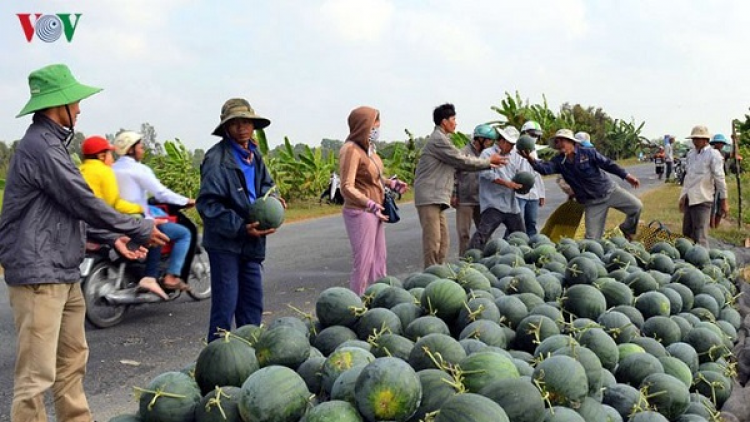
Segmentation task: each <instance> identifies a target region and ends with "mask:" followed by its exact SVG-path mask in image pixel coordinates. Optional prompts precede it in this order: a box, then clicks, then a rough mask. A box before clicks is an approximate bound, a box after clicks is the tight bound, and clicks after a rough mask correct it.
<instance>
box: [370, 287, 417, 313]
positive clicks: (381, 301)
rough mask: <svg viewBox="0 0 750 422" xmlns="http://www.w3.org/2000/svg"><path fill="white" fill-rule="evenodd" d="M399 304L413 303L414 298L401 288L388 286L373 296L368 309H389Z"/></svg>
mask: <svg viewBox="0 0 750 422" xmlns="http://www.w3.org/2000/svg"><path fill="white" fill-rule="evenodd" d="M400 303H415V301H414V296H412V294H411V293H409V291H407V290H404V289H403V288H401V287H394V286H388V287H387V288H385V289H383V290H381V291H380V292H378V294H376V295H375V297H374V298H373V299H372V302H370V307H371V308H388V309H391V308H393V307H394V306H396V305H398V304H400Z"/></svg>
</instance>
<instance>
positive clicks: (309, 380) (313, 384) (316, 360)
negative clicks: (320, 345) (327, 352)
mask: <svg viewBox="0 0 750 422" xmlns="http://www.w3.org/2000/svg"><path fill="white" fill-rule="evenodd" d="M325 362H326V358H324V357H322V356H314V357H313V356H311V357H309V358H307V360H306V361H304V362H302V365H300V366H299V368H297V373H298V374H299V376H301V377H302V379H303V380H304V381H305V384H306V385H307V389H308V390H309V391H310V392H311V393H313V394H320V392H321V391H323V365H324V364H325Z"/></svg>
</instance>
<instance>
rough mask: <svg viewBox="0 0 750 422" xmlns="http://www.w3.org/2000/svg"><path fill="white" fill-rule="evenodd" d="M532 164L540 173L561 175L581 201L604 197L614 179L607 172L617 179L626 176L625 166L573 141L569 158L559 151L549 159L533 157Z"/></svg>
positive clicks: (613, 185) (608, 192)
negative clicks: (541, 159) (535, 158)
mask: <svg viewBox="0 0 750 422" xmlns="http://www.w3.org/2000/svg"><path fill="white" fill-rule="evenodd" d="M533 167H534V170H536V171H537V172H539V173H540V174H543V175H546V174H558V173H559V174H560V175H562V177H563V179H564V180H565V182H567V183H568V185H570V188H571V189H572V190H573V193H575V196H576V200H577V201H578V202H580V203H582V204H586V203H590V202H595V201H597V200H601V199H604V198H606V197H607V196H608V195H609V194H610V193H612V191H613V190H614V189H615V183H614V182H613V181H612V179H610V177H609V176H608V175H607V173H612V174H614V175H615V176H618V177H620V178H621V179H624V178H626V177H627V176H628V173H627V172H626V171H625V169H623V168H622V167H620V166H618V165H617V164H616V163H615V162H614V161H612V160H610V159H609V158H607V157H605V156H603V155H602V154H600V153H599V152H598V151H597V150H595V149H593V148H581V147H579V146H577V145H576V147H575V152H574V153H573V156H572V157H571V158H567V157H566V156H565V155H563V154H559V155H556V156H554V157H553V158H552V159H551V160H550V161H546V162H545V161H535V162H534V164H533ZM605 172H607V173H605Z"/></svg>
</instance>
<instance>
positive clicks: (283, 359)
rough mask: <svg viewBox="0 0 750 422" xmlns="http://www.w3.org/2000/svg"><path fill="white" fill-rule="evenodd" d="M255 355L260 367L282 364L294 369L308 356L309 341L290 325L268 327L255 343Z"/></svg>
mask: <svg viewBox="0 0 750 422" xmlns="http://www.w3.org/2000/svg"><path fill="white" fill-rule="evenodd" d="M255 356H256V357H257V358H258V364H259V365H260V366H261V367H264V366H270V365H283V366H287V367H289V368H292V369H296V368H297V367H298V366H300V364H302V362H304V361H305V360H306V359H307V358H308V357H310V341H309V340H308V338H307V336H305V335H304V334H303V333H302V332H300V330H298V329H296V328H294V327H291V326H284V325H280V326H277V327H274V328H269V329H268V330H266V331H264V332H263V334H261V335H260V338H259V339H258V342H257V343H255Z"/></svg>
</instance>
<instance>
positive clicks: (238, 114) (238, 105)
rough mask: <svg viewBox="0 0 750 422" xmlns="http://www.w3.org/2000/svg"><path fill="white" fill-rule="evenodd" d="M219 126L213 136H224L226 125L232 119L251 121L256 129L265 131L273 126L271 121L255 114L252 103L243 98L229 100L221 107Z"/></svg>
mask: <svg viewBox="0 0 750 422" xmlns="http://www.w3.org/2000/svg"><path fill="white" fill-rule="evenodd" d="M219 119H220V123H219V126H216V129H214V131H213V133H212V135H216V136H224V129H222V126H224V123H226V122H228V121H230V120H232V119H250V120H252V121H253V124H254V125H255V129H263V128H265V127H267V126H268V125H270V124H271V121H270V120H268V119H266V118H265V117H260V116H258V115H257V114H255V110H253V108H252V107H251V106H250V103H248V102H247V100H245V99H243V98H232V99H230V100H227V102H225V103H224V105H223V106H222V107H221V116H220V117H219Z"/></svg>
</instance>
